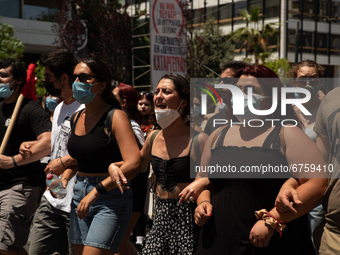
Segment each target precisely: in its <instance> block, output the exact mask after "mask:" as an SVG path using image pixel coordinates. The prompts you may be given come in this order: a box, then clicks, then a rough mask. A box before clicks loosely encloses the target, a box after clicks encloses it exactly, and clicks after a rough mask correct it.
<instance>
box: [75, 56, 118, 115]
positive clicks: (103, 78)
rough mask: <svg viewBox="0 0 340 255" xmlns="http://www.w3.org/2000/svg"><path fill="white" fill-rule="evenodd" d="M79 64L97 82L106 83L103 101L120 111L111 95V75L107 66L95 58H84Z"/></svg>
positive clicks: (116, 101)
mask: <svg viewBox="0 0 340 255" xmlns="http://www.w3.org/2000/svg"><path fill="white" fill-rule="evenodd" d="M81 62H82V63H84V64H85V65H87V66H88V67H89V68H90V69H91V71H92V72H93V74H94V76H96V78H97V80H98V81H99V82H105V83H106V87H105V89H104V91H103V94H102V96H103V99H104V101H105V102H106V103H107V104H109V105H111V106H113V107H115V108H118V109H121V107H120V104H119V102H118V100H117V99H116V98H115V97H114V95H113V94H112V90H113V86H112V83H111V81H112V74H111V72H110V70H109V68H108V67H107V65H106V64H105V63H104V62H102V61H101V60H100V59H99V58H97V57H90V58H86V59H83V60H82V61H81Z"/></svg>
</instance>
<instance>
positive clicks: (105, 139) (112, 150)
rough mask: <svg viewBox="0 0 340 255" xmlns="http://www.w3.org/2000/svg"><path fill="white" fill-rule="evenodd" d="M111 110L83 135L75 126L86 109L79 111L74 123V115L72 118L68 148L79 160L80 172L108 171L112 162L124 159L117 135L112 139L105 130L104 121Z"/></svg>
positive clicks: (73, 156)
mask: <svg viewBox="0 0 340 255" xmlns="http://www.w3.org/2000/svg"><path fill="white" fill-rule="evenodd" d="M110 110H111V109H109V110H108V111H107V112H105V113H104V114H103V116H102V117H101V118H100V119H99V121H98V123H97V124H96V125H95V126H94V128H93V129H92V130H91V131H90V132H89V133H88V134H86V135H82V136H78V135H76V134H75V127H76V125H77V122H78V119H79V117H80V115H81V114H82V112H83V111H84V109H83V110H81V111H80V112H79V114H78V115H77V118H76V119H75V121H74V124H73V119H74V117H73V118H72V121H71V123H72V124H71V125H72V126H71V128H72V130H71V135H70V138H69V140H68V144H67V149H68V152H69V153H70V155H71V157H72V158H75V159H77V160H78V165H79V171H80V172H83V173H107V172H108V167H109V165H110V164H111V163H113V162H119V161H122V156H121V154H120V150H119V147H118V144H117V142H116V139H115V137H114V136H112V137H111V139H110V138H109V136H108V135H107V134H106V133H105V131H104V123H105V120H106V117H107V114H108V112H110Z"/></svg>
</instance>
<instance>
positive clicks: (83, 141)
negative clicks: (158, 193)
mask: <svg viewBox="0 0 340 255" xmlns="http://www.w3.org/2000/svg"><path fill="white" fill-rule="evenodd" d="M73 76H74V83H73V85H72V90H73V95H74V98H75V99H76V100H77V101H79V102H80V103H84V104H85V109H83V110H81V111H79V112H77V113H76V114H75V115H73V117H72V119H71V123H72V131H71V135H70V138H69V141H68V151H69V153H70V155H71V156H72V157H73V158H75V159H77V161H78V166H77V168H78V172H77V179H76V183H75V186H74V195H73V198H72V204H71V216H70V219H71V226H70V243H71V244H72V245H73V249H74V254H75V255H78V254H112V251H114V252H118V248H119V245H120V242H121V240H122V239H123V236H124V233H125V230H126V228H127V225H128V223H129V219H130V214H131V200H132V197H131V190H129V189H128V187H125V189H126V190H125V192H124V193H123V188H122V184H121V183H120V182H115V183H114V182H112V180H111V178H110V177H108V176H109V174H108V170H109V169H110V168H111V167H112V165H113V163H114V162H118V161H122V162H123V163H122V165H121V169H122V171H123V172H124V174H125V176H126V177H127V178H128V179H129V180H130V179H131V178H132V177H133V176H134V175H135V174H136V173H137V172H138V170H139V163H140V153H139V148H138V145H137V142H136V139H135V137H134V134H133V132H132V129H131V125H130V121H129V119H128V117H127V115H126V113H124V112H123V111H122V110H120V105H119V102H118V101H117V100H116V99H115V98H114V96H113V94H112V88H111V75H110V71H109V70H108V69H107V67H106V65H105V64H104V63H102V62H101V61H100V60H98V59H96V58H90V59H85V60H83V61H81V62H80V63H79V64H78V65H77V66H76V67H75V70H74V75H73ZM111 109H115V110H114V111H111ZM112 112H113V113H112ZM109 113H110V114H113V115H112V126H111V127H110V129H111V133H112V135H110V136H109V135H108V131H107V130H105V128H104V126H105V121H106V119H107V115H108V114H109ZM69 175H71V170H66V171H65V172H64V174H63V177H62V178H63V179H62V181H63V182H65V179H68V178H69ZM127 186H129V184H127ZM117 187H118V188H117Z"/></svg>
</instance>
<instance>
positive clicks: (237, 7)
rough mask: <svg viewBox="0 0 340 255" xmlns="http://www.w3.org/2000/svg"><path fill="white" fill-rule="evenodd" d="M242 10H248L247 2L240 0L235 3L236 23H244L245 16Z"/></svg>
mask: <svg viewBox="0 0 340 255" xmlns="http://www.w3.org/2000/svg"><path fill="white" fill-rule="evenodd" d="M240 10H247V2H246V1H240V2H235V3H234V23H243V22H244V20H243V17H242V16H241V14H240Z"/></svg>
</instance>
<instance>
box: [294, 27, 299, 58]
mask: <svg viewBox="0 0 340 255" xmlns="http://www.w3.org/2000/svg"><path fill="white" fill-rule="evenodd" d="M299 28H300V21H296V30H295V64H296V63H297V62H298V57H299Z"/></svg>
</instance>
